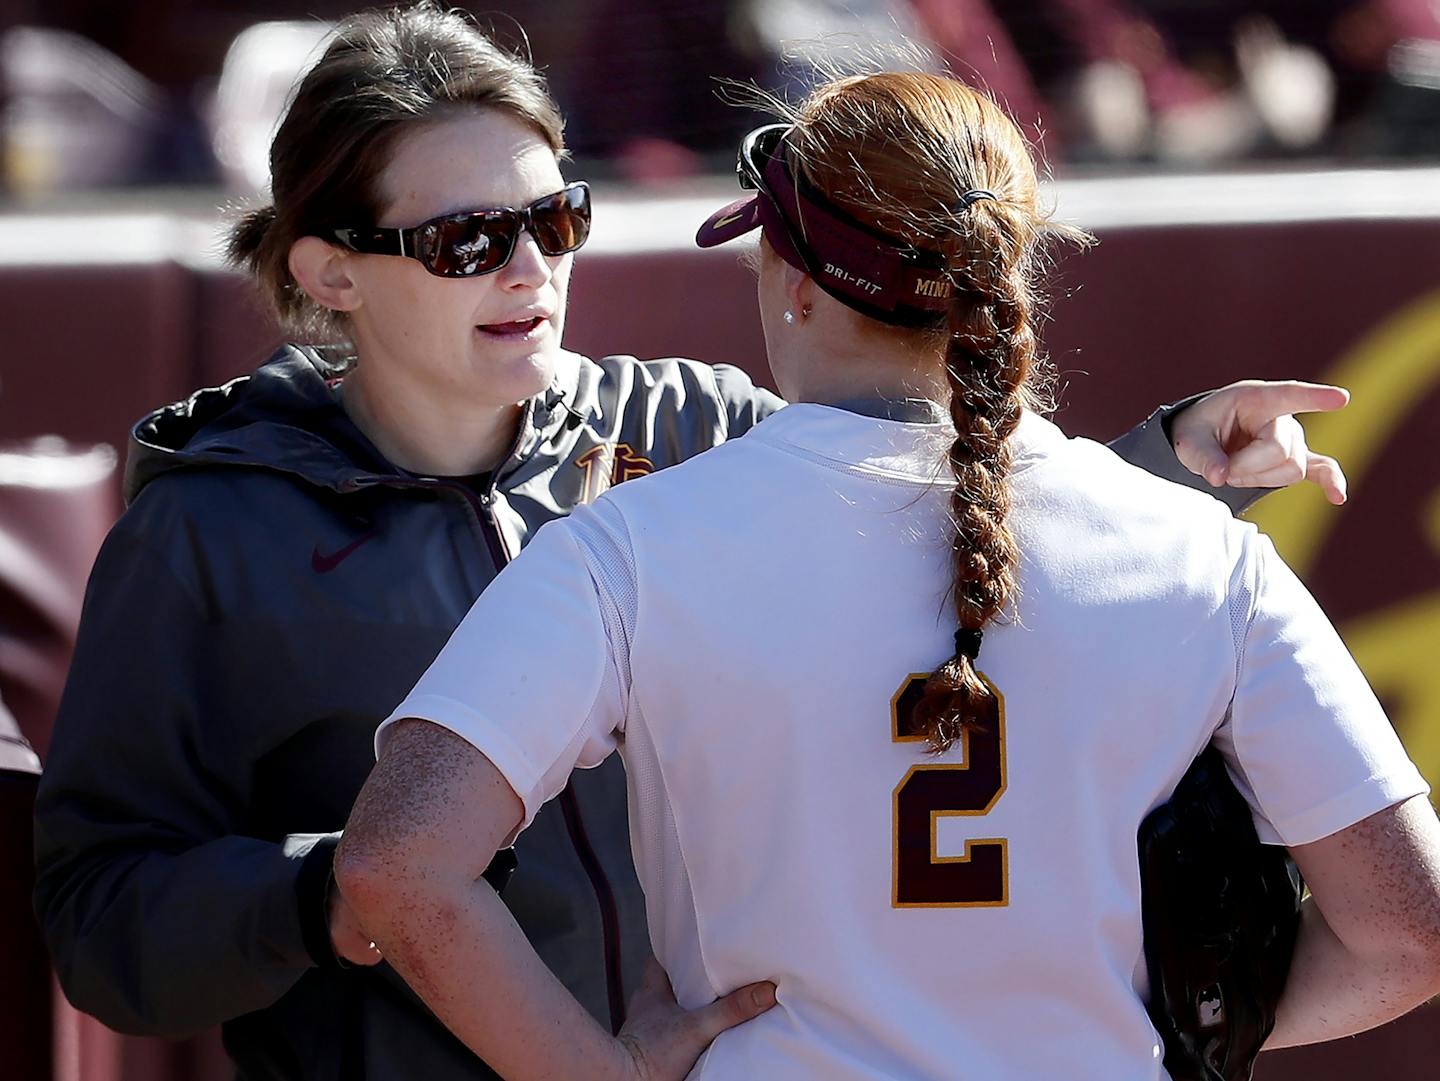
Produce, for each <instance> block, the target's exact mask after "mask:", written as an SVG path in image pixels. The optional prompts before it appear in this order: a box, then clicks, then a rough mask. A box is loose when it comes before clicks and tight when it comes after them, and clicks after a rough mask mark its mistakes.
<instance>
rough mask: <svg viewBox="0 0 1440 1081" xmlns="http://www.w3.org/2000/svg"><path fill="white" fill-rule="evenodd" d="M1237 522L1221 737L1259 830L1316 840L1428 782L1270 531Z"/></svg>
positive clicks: (1268, 837)
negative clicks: (1231, 679)
mask: <svg viewBox="0 0 1440 1081" xmlns="http://www.w3.org/2000/svg"><path fill="white" fill-rule="evenodd" d="M1236 531H1237V533H1239V534H1240V535H1241V537H1242V541H1241V543H1242V554H1241V558H1240V561H1239V564H1238V566H1237V568H1236V571H1235V575H1234V578H1233V579H1232V582H1231V591H1230V601H1231V622H1232V628H1233V631H1234V634H1235V642H1236V666H1237V667H1236V688H1235V697H1234V699H1233V701H1232V703H1231V708H1230V713H1229V716H1228V717H1227V718H1226V720H1225V722H1224V723H1223V724H1222V725H1221V726H1220V729H1219V730H1218V731H1217V733H1216V744H1217V746H1219V748H1220V750H1221V751H1222V752H1223V753H1225V754H1226V756H1227V758H1228V760H1229V762H1230V765H1231V767H1232V771H1234V772H1235V773H1236V774H1237V776H1236V778H1235V779H1236V782H1237V786H1238V787H1239V788H1240V790H1241V791H1242V792H1243V793H1244V794H1245V797H1246V798H1247V799H1248V800H1249V802H1250V806H1251V808H1252V809H1253V810H1254V812H1255V816H1256V828H1257V831H1258V832H1259V834H1260V838H1261V840H1263V841H1265V842H1267V843H1271V844H1284V845H1290V846H1293V845H1300V844H1308V843H1310V842H1312V841H1318V840H1320V839H1321V838H1322V837H1328V836H1330V835H1331V834H1333V833H1336V832H1338V831H1340V830H1342V829H1344V828H1346V827H1347V826H1351V825H1353V824H1355V823H1356V822H1359V821H1360V820H1361V819H1363V818H1366V817H1367V816H1369V815H1372V814H1374V813H1376V812H1377V811H1380V810H1383V809H1384V808H1386V807H1389V806H1391V805H1392V804H1395V803H1399V802H1400V801H1402V800H1405V799H1409V798H1410V797H1411V796H1416V795H1420V794H1422V793H1425V792H1427V791H1429V788H1428V786H1427V785H1426V783H1425V780H1424V778H1422V777H1421V776H1420V773H1419V771H1418V770H1417V769H1416V768H1415V766H1414V764H1413V763H1412V762H1411V761H1410V759H1409V757H1408V756H1407V755H1406V753H1405V748H1404V747H1403V746H1402V745H1401V743H1400V740H1399V737H1397V736H1396V734H1395V730H1394V728H1393V727H1392V726H1391V724H1390V721H1389V720H1388V719H1387V718H1386V716H1385V713H1384V711H1383V710H1382V709H1381V707H1380V703H1379V702H1378V701H1377V700H1376V698H1375V695H1374V692H1372V691H1371V689H1370V685H1369V684H1368V683H1367V682H1366V680H1365V677H1364V675H1362V674H1361V672H1360V669H1359V667H1358V666H1357V665H1356V663H1355V661H1354V659H1353V658H1352V657H1351V656H1350V652H1349V651H1348V650H1347V649H1346V648H1345V645H1344V643H1343V642H1341V640H1340V636H1339V635H1338V634H1337V633H1336V632H1335V628H1334V627H1333V626H1331V624H1330V621H1329V619H1328V618H1326V616H1325V613H1324V612H1322V611H1321V610H1320V606H1319V605H1318V604H1316V603H1315V599H1314V598H1313V597H1311V596H1310V593H1309V591H1308V590H1306V588H1305V587H1304V586H1303V585H1302V584H1301V583H1300V580H1299V579H1298V578H1297V577H1296V576H1295V574H1294V572H1293V571H1291V570H1290V568H1289V567H1288V566H1286V565H1285V562H1284V561H1283V560H1282V559H1281V558H1280V556H1279V555H1278V554H1277V553H1276V551H1275V548H1274V545H1273V544H1272V543H1271V542H1270V539H1269V538H1268V537H1265V536H1263V535H1262V534H1259V533H1256V532H1255V531H1254V530H1253V529H1251V528H1249V527H1245V526H1239V525H1237V526H1236Z"/></svg>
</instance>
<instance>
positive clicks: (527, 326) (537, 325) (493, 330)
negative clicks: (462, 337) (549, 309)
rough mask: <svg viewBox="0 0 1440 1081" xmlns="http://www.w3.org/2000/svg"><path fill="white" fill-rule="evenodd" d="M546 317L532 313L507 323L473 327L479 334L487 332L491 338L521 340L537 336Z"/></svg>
mask: <svg viewBox="0 0 1440 1081" xmlns="http://www.w3.org/2000/svg"><path fill="white" fill-rule="evenodd" d="M545 322H546V319H545V317H544V316H541V315H533V316H531V317H530V318H529V319H516V320H514V321H513V322H509V323H484V324H482V325H481V326H478V327H476V328H475V329H476V330H478V331H480V333H481V334H487V335H489V336H490V337H492V338H504V339H506V340H507V341H521V340H524V339H527V338H532V337H535V336H537V335H538V334H539V333H540V331H541V329H542V328H543V327H544V325H545Z"/></svg>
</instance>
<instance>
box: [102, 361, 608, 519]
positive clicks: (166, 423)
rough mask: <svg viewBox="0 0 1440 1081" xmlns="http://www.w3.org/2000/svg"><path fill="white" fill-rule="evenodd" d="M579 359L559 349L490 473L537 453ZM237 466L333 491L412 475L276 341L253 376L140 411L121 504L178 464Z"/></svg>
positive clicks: (321, 375) (310, 367)
mask: <svg viewBox="0 0 1440 1081" xmlns="http://www.w3.org/2000/svg"><path fill="white" fill-rule="evenodd" d="M581 360H582V358H581V357H580V356H578V355H577V354H575V353H570V352H568V351H565V350H562V351H561V352H560V355H559V357H558V359H557V362H556V371H555V380H554V381H553V382H552V383H551V386H550V387H549V389H548V390H546V391H545V393H543V394H540V395H538V396H537V397H536V398H534V399H532V400H531V401H530V402H529V403H527V405H526V407H525V411H524V416H523V418H522V420H521V427H520V433H519V435H518V437H517V439H516V443H515V447H514V450H513V452H512V454H511V457H510V459H509V461H508V462H506V463H504V464H502V465H501V467H500V469H499V471H497V476H499V475H501V474H503V473H505V472H507V471H508V470H509V469H510V468H512V467H514V466H515V465H516V463H517V462H518V461H520V460H522V459H524V458H527V457H529V456H530V455H532V454H534V453H535V451H536V450H538V449H539V448H540V446H541V445H543V444H544V443H545V441H546V440H547V439H548V438H549V437H550V436H551V435H553V434H554V433H555V431H556V430H557V429H558V427H559V426H560V425H561V424H562V423H564V422H565V421H566V420H567V419H569V420H571V421H574V420H576V419H579V418H578V415H577V414H576V412H575V409H574V407H573V406H572V405H570V403H569V402H568V401H567V399H569V398H571V397H573V391H574V388H575V385H576V382H577V380H578V379H579V373H580V364H581ZM195 466H204V467H207V468H211V467H215V466H241V467H246V468H250V469H256V468H260V469H272V470H279V471H280V472H284V473H290V474H292V475H294V476H297V477H300V478H301V479H303V480H306V481H308V482H310V483H311V484H316V485H320V486H321V487H325V488H332V489H334V490H335V491H337V492H353V491H356V490H357V489H359V488H362V487H366V486H368V485H373V484H378V483H383V482H385V481H394V480H397V479H402V478H403V479H413V478H409V477H408V475H407V474H406V473H405V471H404V470H402V469H400V468H398V467H396V466H394V465H392V464H391V463H390V462H388V461H387V460H386V459H385V456H384V455H383V454H381V453H380V451H379V450H377V449H376V448H375V445H374V444H373V443H371V442H370V440H369V439H367V438H366V437H365V435H364V434H363V433H362V432H361V431H360V429H359V428H357V427H355V424H354V423H353V422H352V421H351V420H350V418H349V417H348V416H347V415H346V413H345V410H344V409H342V408H341V407H340V403H339V402H338V401H337V400H336V398H335V395H334V393H333V392H332V390H331V388H330V383H329V382H328V381H327V376H326V373H325V364H324V362H323V361H322V360H320V358H319V357H318V356H317V355H316V354H315V351H314V350H313V349H310V348H308V347H305V346H298V345H286V346H282V347H281V348H280V350H279V351H278V352H276V353H275V355H274V356H272V357H271V358H270V359H269V360H268V361H267V362H266V363H265V364H263V365H261V366H260V367H259V368H257V369H256V370H255V372H254V373H252V374H251V375H244V376H241V377H240V378H238V379H232V380H231V381H230V382H228V383H226V384H224V385H223V386H219V387H211V388H208V389H206V390H200V391H196V392H195V393H194V394H192V395H191V396H190V397H188V398H186V399H185V400H184V401H180V402H176V403H174V404H173V405H167V406H165V407H164V408H162V409H157V410H155V412H153V413H151V414H149V415H148V416H146V417H144V418H143V419H142V420H141V421H140V422H139V423H138V424H136V425H135V427H134V428H133V429H132V430H131V433H130V453H129V454H128V456H127V458H126V462H125V483H124V495H125V502H126V504H127V505H128V504H130V503H132V502H134V500H135V497H136V496H138V495H139V494H140V491H141V489H143V488H144V487H145V485H147V484H149V483H150V482H151V481H152V480H154V479H155V478H156V477H158V476H160V475H161V474H163V473H168V472H170V471H172V470H175V469H185V468H193V467H195Z"/></svg>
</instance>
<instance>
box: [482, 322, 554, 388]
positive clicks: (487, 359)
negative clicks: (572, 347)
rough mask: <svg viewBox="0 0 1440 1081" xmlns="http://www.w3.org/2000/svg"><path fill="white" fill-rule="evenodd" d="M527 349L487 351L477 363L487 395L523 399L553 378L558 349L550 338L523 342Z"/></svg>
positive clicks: (547, 384) (545, 385)
mask: <svg viewBox="0 0 1440 1081" xmlns="http://www.w3.org/2000/svg"><path fill="white" fill-rule="evenodd" d="M525 345H526V346H528V347H527V348H506V349H503V350H499V351H497V350H493V349H488V350H486V355H485V356H484V357H483V358H482V361H481V363H480V364H479V365H477V368H478V371H477V373H476V374H477V375H478V376H479V378H480V379H482V380H483V382H484V385H485V393H486V397H491V398H497V399H500V400H503V401H507V402H523V401H525V400H527V399H529V398H533V397H535V396H536V395H537V394H540V393H542V392H543V391H544V390H545V389H546V388H547V387H548V386H549V385H550V383H551V381H552V380H553V379H554V378H555V367H556V363H557V362H558V361H559V358H560V348H559V345H558V343H556V342H555V341H554V339H553V337H548V336H547V338H545V339H542V340H540V341H537V342H527V343H525Z"/></svg>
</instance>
